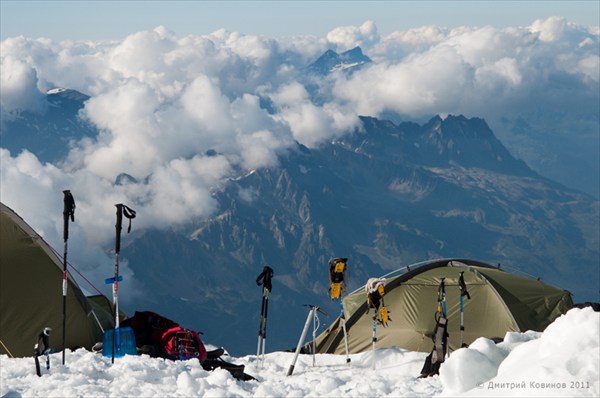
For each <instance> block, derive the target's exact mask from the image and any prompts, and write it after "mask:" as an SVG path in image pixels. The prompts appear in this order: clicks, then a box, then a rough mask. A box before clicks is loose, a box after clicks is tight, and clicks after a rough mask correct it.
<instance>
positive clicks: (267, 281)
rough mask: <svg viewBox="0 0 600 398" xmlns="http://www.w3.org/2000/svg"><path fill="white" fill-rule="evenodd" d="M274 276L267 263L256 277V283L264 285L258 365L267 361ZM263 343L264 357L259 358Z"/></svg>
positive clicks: (257, 350) (257, 352) (259, 326)
mask: <svg viewBox="0 0 600 398" xmlns="http://www.w3.org/2000/svg"><path fill="white" fill-rule="evenodd" d="M271 278H273V269H272V268H271V267H269V266H268V265H266V266H265V267H264V268H263V271H262V273H261V274H260V275H258V277H257V278H256V284H257V285H259V286H260V285H262V286H263V289H262V303H261V307H260V320H259V324H258V345H257V347H256V366H257V367H258V362H259V360H260V361H261V363H262V365H263V366H264V361H265V346H266V345H267V313H268V310H269V294H270V293H271V289H272V287H273V286H272V283H271ZM261 343H262V359H259V358H260V357H259V356H260V355H261Z"/></svg>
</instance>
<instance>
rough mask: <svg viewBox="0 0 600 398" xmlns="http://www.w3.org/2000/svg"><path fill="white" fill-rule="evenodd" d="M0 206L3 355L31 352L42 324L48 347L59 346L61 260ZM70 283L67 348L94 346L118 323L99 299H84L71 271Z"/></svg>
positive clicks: (0, 291)
mask: <svg viewBox="0 0 600 398" xmlns="http://www.w3.org/2000/svg"><path fill="white" fill-rule="evenodd" d="M0 207H1V214H0V342H1V344H0V353H1V354H8V355H11V356H15V357H23V356H31V355H33V346H34V345H35V343H36V342H37V339H38V335H39V334H40V332H41V331H42V329H43V328H44V327H50V328H52V333H51V336H50V345H51V346H52V347H55V348H57V349H60V348H62V317H63V315H62V310H63V307H62V274H63V264H62V259H61V258H59V257H58V256H57V255H56V254H55V252H54V251H53V250H52V248H51V247H50V246H49V245H48V243H46V242H45V241H44V239H42V237H41V236H39V235H38V234H37V233H36V232H35V231H34V230H33V229H32V228H31V227H30V226H29V225H28V224H27V223H26V222H25V221H24V220H23V219H22V218H21V217H19V216H18V215H17V214H16V213H15V212H14V211H13V210H11V209H10V208H8V207H7V206H5V205H4V204H2V203H0ZM67 283H68V286H67V334H66V337H67V340H66V347H67V348H72V349H74V348H78V347H85V348H87V349H91V347H92V346H93V345H94V344H95V343H96V342H98V341H102V333H103V329H110V328H113V327H114V321H113V319H112V317H111V315H110V313H107V312H106V311H105V310H104V309H103V308H102V306H101V305H100V304H99V302H100V301H99V300H96V301H91V300H88V298H86V297H85V295H84V294H83V292H82V291H81V289H80V288H79V287H78V285H77V283H76V281H75V280H74V279H73V278H72V277H71V275H68V280H67Z"/></svg>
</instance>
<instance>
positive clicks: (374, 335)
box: [371, 308, 377, 370]
mask: <svg viewBox="0 0 600 398" xmlns="http://www.w3.org/2000/svg"><path fill="white" fill-rule="evenodd" d="M376 342H377V308H373V362H372V363H371V369H373V370H375V367H376V365H375V362H376V361H375V343H376Z"/></svg>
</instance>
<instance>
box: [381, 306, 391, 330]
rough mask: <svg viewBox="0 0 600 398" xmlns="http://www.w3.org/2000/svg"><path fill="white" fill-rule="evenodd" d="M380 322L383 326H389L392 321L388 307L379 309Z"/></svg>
mask: <svg viewBox="0 0 600 398" xmlns="http://www.w3.org/2000/svg"><path fill="white" fill-rule="evenodd" d="M378 321H379V323H381V324H382V325H383V326H387V323H388V322H390V321H391V318H390V312H389V311H388V309H387V307H381V308H379V319H378Z"/></svg>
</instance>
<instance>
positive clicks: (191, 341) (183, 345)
mask: <svg viewBox="0 0 600 398" xmlns="http://www.w3.org/2000/svg"><path fill="white" fill-rule="evenodd" d="M161 342H162V345H163V347H164V349H165V351H167V353H168V354H169V355H173V356H176V357H178V358H179V359H190V358H198V359H199V360H200V362H202V361H204V360H205V359H206V356H207V353H206V348H204V344H203V343H202V340H200V336H199V335H198V333H197V332H194V331H193V330H190V329H184V328H182V327H181V326H176V327H173V328H171V329H169V330H167V331H166V332H164V333H163V335H162V338H161Z"/></svg>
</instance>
